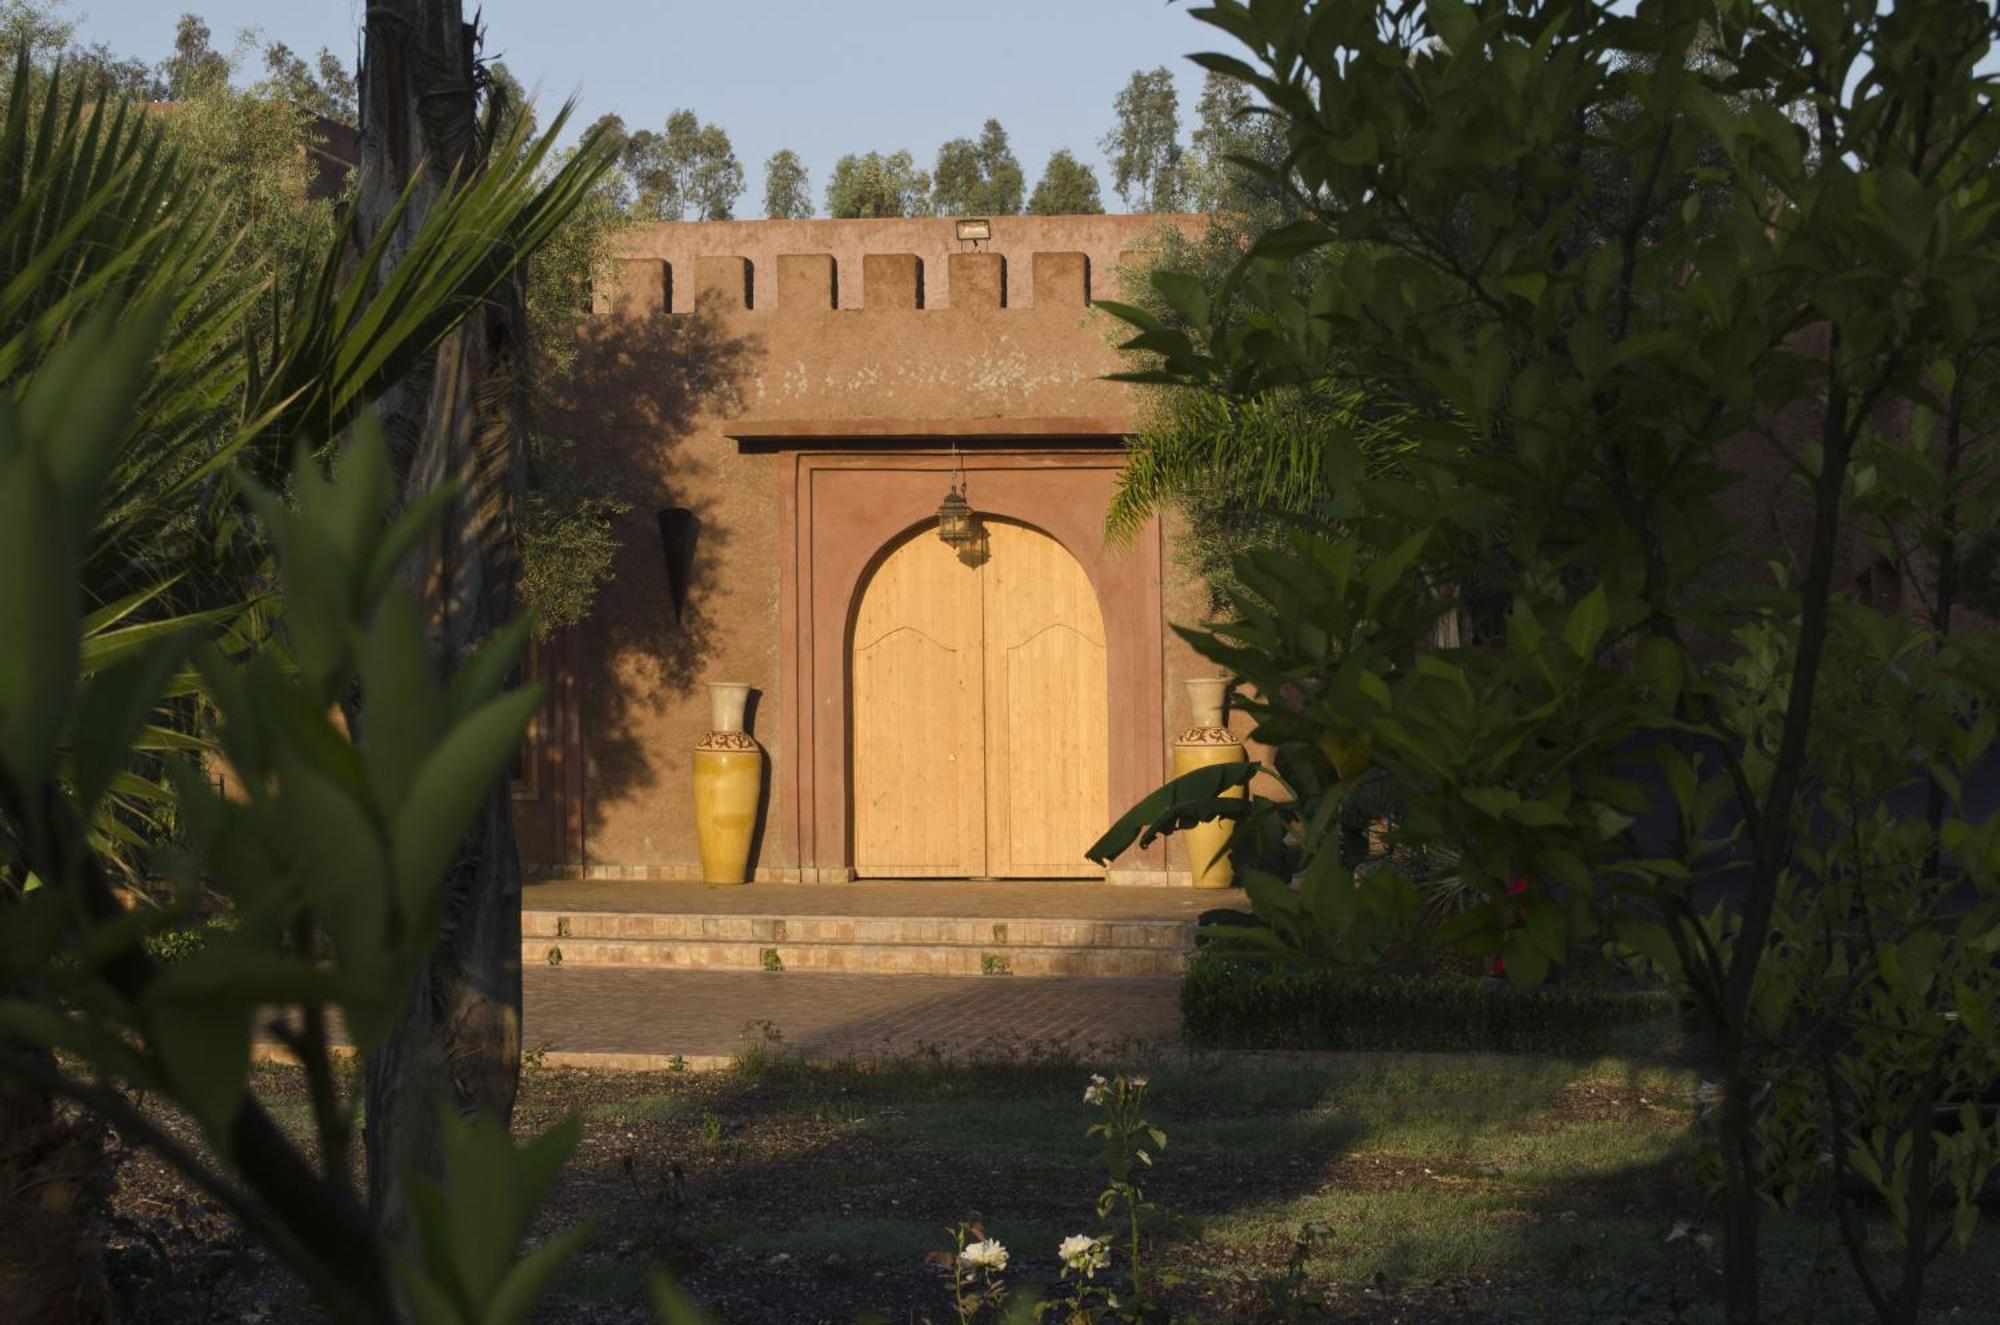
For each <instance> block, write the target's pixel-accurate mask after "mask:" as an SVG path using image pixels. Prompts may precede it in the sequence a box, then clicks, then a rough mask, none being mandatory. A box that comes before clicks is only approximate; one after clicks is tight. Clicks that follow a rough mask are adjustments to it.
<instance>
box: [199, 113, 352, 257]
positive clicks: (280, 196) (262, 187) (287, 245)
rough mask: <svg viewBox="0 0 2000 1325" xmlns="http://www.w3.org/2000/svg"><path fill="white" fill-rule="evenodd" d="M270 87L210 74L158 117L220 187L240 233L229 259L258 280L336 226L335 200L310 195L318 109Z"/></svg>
mask: <svg viewBox="0 0 2000 1325" xmlns="http://www.w3.org/2000/svg"><path fill="white" fill-rule="evenodd" d="M274 91H275V89H273V88H271V87H268V86H259V87H254V88H248V89H244V88H236V87H232V86H231V85H230V83H229V81H228V80H227V79H213V80H210V81H207V82H203V83H200V84H199V85H198V86H197V87H196V89H195V90H194V91H193V92H191V93H189V94H188V95H187V96H186V97H185V98H183V99H182V100H181V101H179V102H178V103H177V104H176V106H175V109H174V113H173V114H171V115H167V116H163V117H162V122H163V123H164V125H165V128H166V138H167V141H168V142H169V143H171V144H172V145H173V146H174V147H175V148H176V149H177V150H178V151H179V152H180V153H181V154H182V156H183V158H184V159H185V161H186V163H187V164H188V166H190V167H192V168H194V169H196V170H199V171H201V172H204V173H205V174H207V175H208V177H209V178H211V179H212V180H214V181H215V183H216V184H217V185H218V186H219V187H218V188H217V189H216V191H215V194H214V198H215V200H216V204H217V206H218V207H219V208H220V214H221V216H222V217H223V218H224V221H225V223H226V224H227V225H228V226H229V227H230V228H231V229H232V230H234V231H237V232H238V233H240V234H241V236H242V243H241V244H240V246H239V247H238V248H237V250H236V251H235V253H234V254H232V255H231V258H230V261H231V263H232V264H233V265H235V266H237V267H238V268H240V269H241V270H242V271H243V272H245V273H246V274H248V275H253V276H254V277H256V278H258V279H269V278H271V277H272V276H274V275H275V274H276V273H278V272H281V271H290V270H293V269H294V268H296V267H297V266H298V265H299V264H300V263H301V262H303V261H306V260H308V259H309V258H310V257H312V256H314V255H317V254H319V253H322V252H324V251H325V250H326V247H327V246H328V245H329V244H330V243H332V241H333V237H334V232H335V229H336V221H335V217H334V205H333V202H332V201H331V200H330V199H327V198H324V197H319V198H315V197H314V196H313V188H312V186H313V182H314V175H315V170H316V167H315V165H314V161H313V158H312V156H311V154H310V153H309V151H308V149H309V147H310V146H311V145H312V143H313V141H314V139H313V132H314V130H313V116H314V114H315V112H314V111H313V110H312V109H311V108H310V107H309V106H307V105H306V104H305V103H303V102H301V101H298V100H296V99H294V98H293V97H292V96H290V95H289V94H282V95H274V94H273V93H274Z"/></svg>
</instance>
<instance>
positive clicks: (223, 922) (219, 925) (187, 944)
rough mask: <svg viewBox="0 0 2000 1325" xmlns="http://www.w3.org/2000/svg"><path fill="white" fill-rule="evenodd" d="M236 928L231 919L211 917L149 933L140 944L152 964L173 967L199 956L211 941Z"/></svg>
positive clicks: (234, 922) (229, 917)
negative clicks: (142, 945)
mask: <svg viewBox="0 0 2000 1325" xmlns="http://www.w3.org/2000/svg"><path fill="white" fill-rule="evenodd" d="M235 928H236V918H235V917H234V916H210V917H209V918H208V919H206V920H201V921H196V922H193V923H191V924H186V925H176V926H174V927H173V928H172V929H163V930H160V931H159V932H157V933H154V934H148V935H147V936H146V937H145V939H144V940H143V943H144V946H145V949H146V953H147V955H148V956H150V957H151V958H152V959H153V960H154V961H156V962H160V963H162V964H163V965H167V966H172V965H176V964H178V963H180V962H184V961H187V960H188V959H189V958H190V957H195V956H198V955H200V953H201V952H202V951H203V950H204V949H205V948H207V947H208V945H209V942H210V941H211V940H213V939H216V938H219V937H221V936H223V935H226V934H229V933H231V932H233V931H234V930H235Z"/></svg>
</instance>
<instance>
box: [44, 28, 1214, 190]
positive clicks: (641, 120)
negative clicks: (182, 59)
mask: <svg viewBox="0 0 2000 1325" xmlns="http://www.w3.org/2000/svg"><path fill="white" fill-rule="evenodd" d="M475 2H476V0H466V8H467V10H468V11H470V10H471V9H472V8H473V7H474V4H475ZM363 7H364V0H276V2H275V3H274V2H273V0H70V4H69V6H68V12H69V13H70V14H71V15H72V16H77V15H81V16H82V18H83V21H82V24H81V31H80V35H81V36H82V38H83V39H84V40H85V41H86V42H98V41H102V42H105V43H107V44H108V45H110V46H111V48H112V49H113V50H115V51H117V52H119V53H120V54H123V55H132V56H137V57H140V58H142V59H147V60H158V59H160V58H162V57H164V56H165V55H166V54H167V53H168V52H169V50H170V49H171V46H172V41H173V30H174V21H175V19H176V18H177V17H178V15H179V14H180V13H181V11H182V10H193V11H194V12H196V13H198V14H200V15H201V16H202V17H203V18H204V19H206V20H207V22H208V25H209V27H210V28H212V29H213V30H214V32H215V41H216V45H217V46H218V47H220V48H222V49H225V50H226V49H228V47H229V45H230V44H231V42H232V41H233V40H234V36H235V33H236V31H237V30H238V29H239V28H242V27H245V26H251V25H254V26H257V27H259V28H260V29H261V30H262V31H263V32H264V33H265V34H267V36H268V37H270V38H275V39H276V40H279V41H283V42H285V43H286V44H287V45H289V46H291V47H292V49H293V50H295V51H299V52H300V53H301V54H307V55H309V54H310V53H311V52H313V51H316V50H317V49H319V47H321V46H328V47H331V48H332V49H333V50H334V51H336V52H339V53H340V54H342V55H343V56H345V57H347V58H349V59H350V61H351V59H352V56H353V52H354V49H355V36H354V34H355V31H356V29H357V27H358V26H359V24H360V21H361V13H362V10H363ZM484 10H485V19H486V29H487V34H488V36H487V49H488V52H489V54H493V55H497V56H498V57H499V58H501V59H503V60H505V61H506V64H507V67H508V68H509V69H510V70H512V71H513V72H514V74H515V76H516V77H518V78H520V80H521V81H522V82H523V83H525V84H527V85H528V86H529V87H531V88H538V89H539V92H540V97H539V100H540V102H541V104H542V105H543V106H544V107H546V108H551V109H552V108H553V107H554V106H555V105H557V104H560V102H561V101H562V99H563V98H564V97H566V96H569V95H570V94H572V93H576V94H578V95H579V96H580V98H581V104H580V108H579V122H580V123H588V122H589V121H590V120H592V119H594V118H596V117H597V116H598V115H600V114H602V113H604V112H606V111H616V112H618V113H619V114H621V115H623V116H624V117H625V122H626V123H627V124H628V125H631V126H633V127H635V128H637V127H654V128H657V127H659V126H660V125H661V124H662V123H664V122H665V120H666V117H667V113H668V112H669V111H670V110H672V109H674V108H675V107H677V106H691V107H693V108H694V109H695V110H696V111H697V112H698V113H699V114H700V115H701V116H702V118H703V119H705V120H713V121H715V122H716V123H718V124H720V125H721V126H722V127H723V128H724V129H726V130H728V132H729V135H730V138H731V139H732V140H733V141H734V143H735V145H736V153H737V156H738V158H739V159H740V160H742V162H743V165H744V175H745V183H746V184H747V185H748V188H747V190H746V191H745V194H744V197H743V200H742V202H741V203H740V204H739V207H738V211H739V213H741V214H743V215H750V216H754V215H757V214H760V213H761V211H762V206H763V182H764V181H763V163H764V160H765V158H767V157H768V156H769V155H770V154H771V153H772V152H774V151H776V150H777V149H778V148H780V147H790V148H792V149H793V150H794V151H796V152H798V153H799V155H800V156H801V157H803V158H804V160H805V162H806V167H807V169H808V170H809V171H811V173H812V186H813V193H814V197H815V199H816V200H823V199H824V196H825V187H826V180H827V176H828V174H829V172H830V171H831V169H832V167H833V163H834V161H835V160H836V159H838V158H839V157H840V156H841V154H843V153H845V152H855V151H871V150H879V151H885V152H886V151H893V150H895V149H897V148H908V149H909V150H910V152H911V153H912V154H913V155H914V156H915V157H916V159H917V161H918V163H919V164H920V165H922V166H924V167H925V168H928V167H929V166H930V164H931V161H932V160H933V158H934V157H935V156H936V154H937V148H938V144H939V143H941V142H943V141H944V140H946V139H948V138H955V137H960V136H966V137H971V136H973V135H976V134H977V133H978V131H979V126H980V124H981V123H983V122H984V121H985V119H986V118H987V117H988V116H994V117H997V118H998V119H999V120H1000V122H1001V123H1002V124H1004V125H1006V126H1007V131H1008V134H1009V135H1010V136H1011V138H1012V140H1013V146H1014V154H1015V155H1016V156H1017V157H1019V158H1020V161H1021V166H1022V169H1023V171H1025V172H1026V174H1027V177H1028V183H1029V186H1030V187H1033V184H1034V181H1035V180H1036V179H1037V178H1038V177H1039V176H1040V174H1041V169H1042V166H1043V164H1044V163H1045V162H1046V161H1047V160H1048V156H1049V153H1050V152H1051V151H1053V150H1054V149H1056V148H1058V147H1067V148H1069V149H1070V150H1071V151H1073V152H1075V153H1076V154H1077V155H1078V156H1079V157H1081V158H1083V159H1084V160H1085V161H1087V162H1089V163H1090V164H1091V165H1092V166H1093V167H1095V168H1096V170H1097V173H1098V179H1099V181H1100V182H1101V183H1102V184H1103V186H1104V194H1105V198H1104V201H1105V205H1106V206H1107V207H1110V208H1112V209H1113V210H1122V208H1123V204H1122V203H1120V202H1119V200H1118V198H1117V196H1116V195H1115V194H1113V193H1112V192H1111V181H1110V177H1109V172H1108V171H1106V169H1105V167H1104V160H1103V154H1102V153H1101V152H1100V151H1099V150H1098V146H1097V142H1098V139H1099V138H1101V137H1102V136H1103V135H1104V132H1105V130H1106V129H1107V128H1108V127H1109V126H1110V123H1111V102H1112V98H1113V97H1114V96H1116V95H1117V93H1118V90H1119V88H1121V87H1122V86H1124V83H1125V81H1126V79H1128V78H1129V77H1130V76H1131V74H1132V71H1133V70H1135V69H1141V68H1144V69H1150V68H1152V67H1153V66H1155V65H1159V64H1165V65H1167V66H1168V67H1169V68H1171V69H1173V71H1174V78H1175V81H1176V82H1177V84H1178V85H1179V87H1180V91H1181V99H1182V111H1181V130H1182V135H1183V139H1185V136H1186V134H1187V133H1188V132H1189V130H1190V128H1191V127H1192V121H1193V102H1194V98H1195V94H1196V91H1197V90H1198V88H1199V86H1200V82H1201V71H1200V70H1199V69H1197V68H1196V67H1195V66H1193V65H1191V64H1189V63H1188V62H1187V61H1186V60H1185V59H1184V58H1183V57H1184V56H1185V55H1186V54H1187V52H1189V51H1195V50H1210V49H1215V48H1216V47H1217V46H1219V45H1220V44H1222V42H1223V41H1224V40H1225V39H1224V38H1223V37H1222V34H1220V33H1218V32H1216V31H1215V30H1214V29H1212V28H1209V27H1207V26H1206V25H1204V24H1201V23H1197V22H1195V21H1194V20H1193V19H1191V18H1189V17H1188V14H1187V7H1186V5H1184V4H1168V3H1166V2H1165V0H988V2H987V3H983V4H981V3H972V2H970V0H846V2H845V3H834V2H832V0H825V2H822V3H813V0H709V2H708V3H694V2H692V0H484ZM250 72H253V73H254V72H255V71H254V70H251V71H250Z"/></svg>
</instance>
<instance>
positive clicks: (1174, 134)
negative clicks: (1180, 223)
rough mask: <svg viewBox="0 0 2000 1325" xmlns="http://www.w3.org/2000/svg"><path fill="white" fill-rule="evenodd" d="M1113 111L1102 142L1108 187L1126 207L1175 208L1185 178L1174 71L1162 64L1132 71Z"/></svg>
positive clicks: (1115, 102)
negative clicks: (1113, 118) (1108, 165)
mask: <svg viewBox="0 0 2000 1325" xmlns="http://www.w3.org/2000/svg"><path fill="white" fill-rule="evenodd" d="M1112 110H1113V113H1114V115H1115V116H1116V123H1115V124H1114V125H1113V126H1112V129H1111V132H1110V133H1108V134H1106V135H1105V136H1104V143H1103V147H1104V155H1105V156H1106V157H1107V158H1109V160H1110V162H1111V187H1112V188H1113V189H1115V190H1116V191H1117V193H1118V196H1119V197H1121V198H1123V199H1124V200H1125V205H1126V206H1127V207H1133V208H1144V209H1145V210H1147V211H1152V212H1172V211H1178V210H1179V209H1180V207H1181V204H1182V202H1183V199H1184V197H1185V194H1186V179H1185V176H1184V173H1183V166H1182V160H1181V158H1182V156H1183V155H1184V149H1183V148H1182V147H1181V143H1180V132H1181V115H1180V106H1179V100H1178V97H1177V94H1176V93H1175V91H1174V75H1173V71H1171V70H1170V69H1168V68H1167V67H1166V66H1165V65H1161V66H1160V67H1159V68H1157V69H1149V70H1140V71H1139V72H1137V73H1134V74H1133V75H1132V81H1131V82H1129V83H1127V84H1126V85H1125V87H1124V89H1123V90H1122V91H1120V92H1119V93H1118V97H1117V99H1116V101H1114V102H1113V105H1112Z"/></svg>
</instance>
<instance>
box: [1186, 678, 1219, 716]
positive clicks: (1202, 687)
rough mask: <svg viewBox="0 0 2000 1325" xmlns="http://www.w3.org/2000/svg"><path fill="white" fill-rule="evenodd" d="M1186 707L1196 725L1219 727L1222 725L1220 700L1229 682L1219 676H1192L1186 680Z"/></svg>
mask: <svg viewBox="0 0 2000 1325" xmlns="http://www.w3.org/2000/svg"><path fill="white" fill-rule="evenodd" d="M1187 692H1188V708H1189V710H1190V711H1191V713H1192V714H1193V716H1194V725H1195V726H1197V727H1220V726H1221V725H1222V701H1223V697H1224V696H1225V695H1226V694H1228V692H1229V682H1227V681H1225V680H1223V679H1222V678H1221V677H1219V676H1198V677H1192V678H1190V679H1189V680H1188V682H1187Z"/></svg>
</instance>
